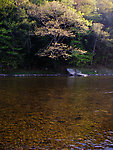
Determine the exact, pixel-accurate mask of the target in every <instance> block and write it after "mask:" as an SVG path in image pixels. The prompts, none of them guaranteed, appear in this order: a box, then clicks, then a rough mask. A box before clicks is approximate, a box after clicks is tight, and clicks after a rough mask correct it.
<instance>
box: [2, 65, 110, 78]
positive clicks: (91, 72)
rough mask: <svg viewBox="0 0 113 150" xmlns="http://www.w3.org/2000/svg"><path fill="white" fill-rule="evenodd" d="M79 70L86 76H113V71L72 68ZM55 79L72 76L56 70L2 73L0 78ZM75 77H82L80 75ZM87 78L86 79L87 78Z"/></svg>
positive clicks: (102, 68)
mask: <svg viewBox="0 0 113 150" xmlns="http://www.w3.org/2000/svg"><path fill="white" fill-rule="evenodd" d="M72 69H77V70H78V71H80V72H81V74H84V75H86V76H113V69H109V68H105V67H98V68H72ZM49 76H50V77H52V76H53V77H54V76H71V75H70V74H69V72H68V71H67V70H65V71H63V72H61V71H58V70H57V71H56V70H52V69H51V70H16V71H12V72H8V73H0V77H49ZM74 76H80V75H79V74H78V75H77V74H76V75H74ZM86 76H85V77H86Z"/></svg>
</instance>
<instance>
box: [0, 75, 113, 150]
mask: <svg viewBox="0 0 113 150" xmlns="http://www.w3.org/2000/svg"><path fill="white" fill-rule="evenodd" d="M12 149H14V150H20V149H21V150H23V149H25V150H27V149H36V150H37V149H39V150H42V149H44V150H55V149H59V150H61V149H62V150H68V149H69V150H74V149H81V150H83V149H106V150H111V149H113V77H86V78H82V77H36V78H35V77H34V78H31V77H28V78H27V77H26V78H25V77H15V78H14V77H6V78H0V150H12Z"/></svg>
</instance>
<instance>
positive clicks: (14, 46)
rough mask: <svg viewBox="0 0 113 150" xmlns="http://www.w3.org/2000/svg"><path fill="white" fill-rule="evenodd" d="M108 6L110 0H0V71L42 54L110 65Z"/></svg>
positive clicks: (112, 31)
mask: <svg viewBox="0 0 113 150" xmlns="http://www.w3.org/2000/svg"><path fill="white" fill-rule="evenodd" d="M112 11H113V1H112V0H107V1H105V0H101V1H100V0H70V1H69V0H57V1H54V0H0V66H2V71H3V70H4V68H5V69H6V70H8V69H14V68H19V67H20V68H21V67H22V66H23V65H22V64H24V66H25V67H28V66H29V67H31V68H32V67H34V66H35V67H37V68H38V67H39V65H40V64H43V63H44V62H45V61H43V60H44V59H45V60H46V63H47V62H48V63H49V62H50V61H54V60H55V62H56V63H57V62H59V61H62V62H63V63H64V65H65V64H66V65H70V64H71V65H74V66H90V65H91V66H94V65H98V64H100V65H105V66H112V65H113V23H112V19H113V14H112ZM50 59H51V60H50ZM46 63H45V64H43V65H44V66H46ZM48 63H47V64H48Z"/></svg>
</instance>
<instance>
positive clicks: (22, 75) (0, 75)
mask: <svg viewBox="0 0 113 150" xmlns="http://www.w3.org/2000/svg"><path fill="white" fill-rule="evenodd" d="M66 76H71V75H69V74H60V73H57V74H0V77H66ZM77 76H79V75H75V77H77ZM80 76H81V75H80ZM87 76H113V74H87ZM87 76H82V77H87Z"/></svg>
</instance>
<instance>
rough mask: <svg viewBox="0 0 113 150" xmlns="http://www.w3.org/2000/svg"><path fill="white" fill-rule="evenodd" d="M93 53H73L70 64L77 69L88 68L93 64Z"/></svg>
mask: <svg viewBox="0 0 113 150" xmlns="http://www.w3.org/2000/svg"><path fill="white" fill-rule="evenodd" d="M92 56H93V54H92V53H89V52H85V53H82V54H81V53H77V52H73V53H72V58H71V60H70V64H72V65H76V66H77V67H84V66H88V65H90V63H91V60H92Z"/></svg>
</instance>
